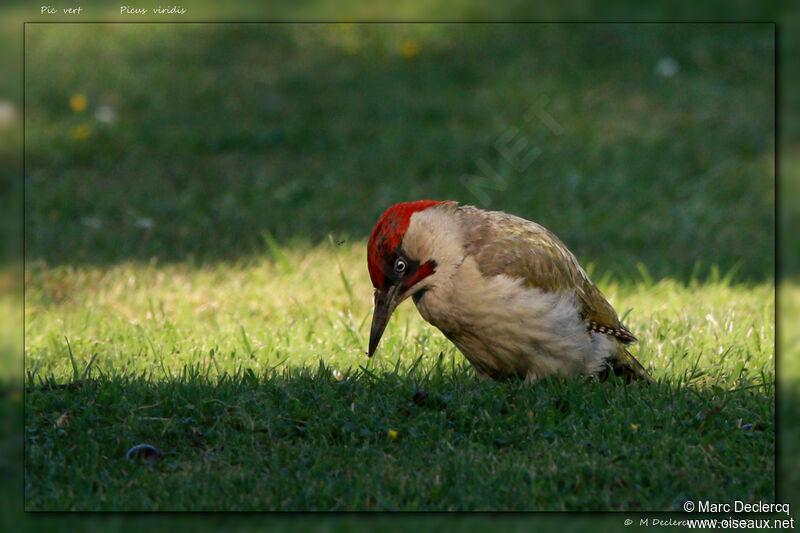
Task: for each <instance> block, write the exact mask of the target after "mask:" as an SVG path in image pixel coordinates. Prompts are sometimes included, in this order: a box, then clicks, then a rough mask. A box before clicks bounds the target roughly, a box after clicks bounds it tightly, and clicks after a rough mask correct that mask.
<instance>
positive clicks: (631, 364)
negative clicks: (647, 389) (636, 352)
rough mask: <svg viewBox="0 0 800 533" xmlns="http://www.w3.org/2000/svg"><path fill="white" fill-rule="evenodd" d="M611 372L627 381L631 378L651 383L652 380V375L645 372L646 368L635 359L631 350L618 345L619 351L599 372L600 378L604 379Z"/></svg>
mask: <svg viewBox="0 0 800 533" xmlns="http://www.w3.org/2000/svg"><path fill="white" fill-rule="evenodd" d="M612 372H613V373H614V375H615V376H620V377H622V378H624V379H625V381H626V382H628V383H630V382H631V380H633V379H641V380H644V381H646V382H647V383H653V381H654V380H653V377H652V376H651V375H650V374H648V373H647V370H645V369H644V367H643V366H642V364H641V363H640V362H639V361H637V360H636V358H635V357H634V356H633V355H632V354H631V352H629V351H628V350H626V349H625V348H624V347H622V346H620V347H619V351H617V353H616V355H615V356H614V357H613V358H612V359H609V361H608V366H607V367H606V368H605V370H603V371H602V372H600V380H601V381H605V380H606V379H608V376H609V375H610V374H611V373H612Z"/></svg>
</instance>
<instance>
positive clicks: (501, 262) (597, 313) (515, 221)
mask: <svg viewBox="0 0 800 533" xmlns="http://www.w3.org/2000/svg"><path fill="white" fill-rule="evenodd" d="M458 211H459V212H460V213H461V215H462V216H464V217H468V218H469V219H470V220H468V223H467V224H465V225H464V227H468V228H471V229H470V230H469V234H468V235H465V238H466V244H465V246H466V250H465V251H466V253H467V254H469V255H472V256H473V257H474V258H475V261H476V262H477V263H478V268H479V269H480V271H481V273H482V274H483V275H484V276H496V275H499V274H505V275H506V276H509V277H512V278H521V279H523V280H525V284H526V285H528V286H529V287H535V288H537V289H540V290H542V291H545V292H564V293H570V294H571V295H572V296H573V297H574V299H575V302H576V303H577V304H578V306H579V308H580V310H581V315H582V317H583V318H584V320H586V323H587V327H588V328H589V329H590V330H594V331H598V332H600V333H606V334H609V335H613V336H615V337H617V338H618V339H619V340H620V341H621V342H624V343H629V342H633V341H635V340H636V337H634V336H633V334H631V332H630V331H628V329H627V328H625V326H623V325H622V324H621V323H620V321H619V317H618V316H617V313H616V311H614V308H613V307H611V304H610V303H608V300H607V299H606V297H605V296H604V295H603V293H602V292H600V289H598V288H597V286H596V285H595V284H594V283H592V281H591V280H590V279H589V277H588V276H587V275H586V273H585V272H584V271H583V269H582V268H581V267H580V265H579V264H578V261H577V260H576V259H575V256H574V255H572V253H571V252H570V251H569V250H568V249H567V247H566V246H565V245H564V243H562V242H561V241H560V240H559V238H558V237H556V236H555V235H554V234H552V233H551V232H550V231H548V230H547V229H546V228H544V227H542V226H540V225H539V224H536V223H535V222H531V221H529V220H525V219H523V218H520V217H516V216H514V215H509V214H507V213H501V212H497V211H490V212H487V211H481V210H479V209H476V208H474V207H470V206H463V207H459V208H458Z"/></svg>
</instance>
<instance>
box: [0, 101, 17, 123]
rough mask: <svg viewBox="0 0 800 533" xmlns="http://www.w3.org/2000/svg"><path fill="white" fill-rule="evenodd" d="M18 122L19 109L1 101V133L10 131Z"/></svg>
mask: <svg viewBox="0 0 800 533" xmlns="http://www.w3.org/2000/svg"><path fill="white" fill-rule="evenodd" d="M16 120H17V109H16V108H15V107H14V104H12V103H11V102H9V101H8V100H0V131H3V130H7V129H10V128H11V126H12V125H13V124H14V122H16Z"/></svg>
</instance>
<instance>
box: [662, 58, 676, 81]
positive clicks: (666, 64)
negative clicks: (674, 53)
mask: <svg viewBox="0 0 800 533" xmlns="http://www.w3.org/2000/svg"><path fill="white" fill-rule="evenodd" d="M678 70H680V65H678V62H677V61H675V60H674V59H672V58H671V57H662V58H661V59H659V60H658V63H656V74H658V75H659V76H663V77H665V78H671V77H673V76H674V75H675V74H677V73H678Z"/></svg>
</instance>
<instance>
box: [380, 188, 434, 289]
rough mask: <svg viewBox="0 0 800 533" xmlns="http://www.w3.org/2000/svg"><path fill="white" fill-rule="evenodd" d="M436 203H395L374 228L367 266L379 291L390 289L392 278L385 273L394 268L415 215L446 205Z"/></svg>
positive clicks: (422, 201) (419, 201)
mask: <svg viewBox="0 0 800 533" xmlns="http://www.w3.org/2000/svg"><path fill="white" fill-rule="evenodd" d="M443 203H446V202H439V201H436V200H417V201H415V202H403V203H399V204H395V205H393V206H392V207H390V208H389V209H387V210H386V211H385V212H384V213H383V215H381V218H379V219H378V223H377V224H375V227H374V228H373V229H372V235H370V237H369V246H368V247H367V266H368V267H369V277H370V278H371V279H372V285H373V286H374V287H375V288H377V289H386V288H387V285H388V284H389V279H388V277H387V276H386V273H385V271H386V270H387V269H389V268H391V265H392V262H393V261H394V258H395V256H396V255H397V249H398V247H399V246H400V245H401V244H402V243H403V238H404V237H405V235H406V230H408V225H409V224H410V223H411V215H413V214H414V213H416V212H417V211H423V210H425V209H428V208H429V207H431V206H434V205H438V204H443Z"/></svg>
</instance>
